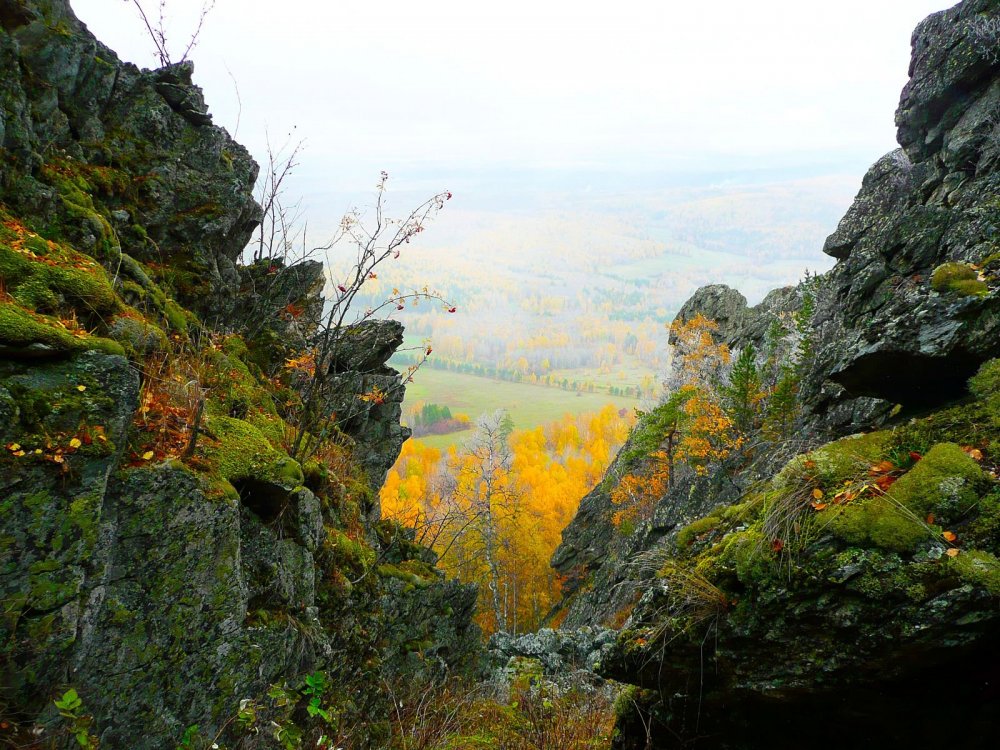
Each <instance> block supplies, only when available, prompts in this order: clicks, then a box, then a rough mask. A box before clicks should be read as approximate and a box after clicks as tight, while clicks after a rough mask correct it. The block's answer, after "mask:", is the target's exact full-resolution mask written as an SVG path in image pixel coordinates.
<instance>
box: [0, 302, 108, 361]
mask: <svg viewBox="0 0 1000 750" xmlns="http://www.w3.org/2000/svg"><path fill="white" fill-rule="evenodd" d="M0 344H4V345H6V346H9V347H12V348H15V349H23V348H26V347H28V346H30V345H32V344H44V345H45V346H49V347H51V348H53V349H55V350H57V351H86V350H89V349H96V350H98V351H102V352H105V353H107V354H125V350H124V349H123V348H122V346H121V344H119V343H118V342H116V341H112V340H110V339H106V338H101V337H100V336H90V335H89V334H85V333H82V334H81V335H79V336H76V335H73V334H71V333H70V332H69V331H68V330H66V328H65V327H64V326H63V325H62V324H61V323H60V322H59V321H58V320H57V319H56V318H54V317H51V316H48V315H39V314H38V313H34V312H31V311H30V310H26V309H25V308H23V307H21V306H19V305H16V304H14V303H12V302H0Z"/></svg>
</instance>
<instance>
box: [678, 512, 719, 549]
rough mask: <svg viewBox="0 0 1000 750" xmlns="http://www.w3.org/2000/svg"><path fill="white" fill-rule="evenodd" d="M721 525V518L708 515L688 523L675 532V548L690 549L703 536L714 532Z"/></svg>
mask: <svg viewBox="0 0 1000 750" xmlns="http://www.w3.org/2000/svg"><path fill="white" fill-rule="evenodd" d="M721 523H722V518H721V517H720V516H717V515H709V516H705V517H704V518H699V519H698V520H696V521H694V522H692V523H689V524H688V525H687V526H685V527H684V528H683V529H681V530H680V531H678V532H677V546H678V547H681V548H684V547H690V546H691V545H692V544H694V542H695V541H696V540H697V539H698V537H700V536H702V535H703V534H708V533H709V532H711V531H714V530H715V529H716V528H718V527H719V525H720V524H721Z"/></svg>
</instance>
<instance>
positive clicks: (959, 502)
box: [890, 443, 988, 521]
mask: <svg viewBox="0 0 1000 750" xmlns="http://www.w3.org/2000/svg"><path fill="white" fill-rule="evenodd" d="M987 482H988V478H987V477H986V475H985V474H984V473H983V471H982V469H980V468H979V465H978V464H977V463H976V462H975V461H974V460H972V458H970V457H969V456H968V454H966V453H965V451H963V450H962V449H961V448H960V447H959V446H957V445H955V444H954V443H939V444H937V445H935V446H934V447H933V448H931V449H930V450H929V451H928V452H927V454H926V455H925V456H924V457H923V459H922V460H920V461H919V462H917V464H916V465H914V467H913V468H912V469H910V471H908V472H907V473H906V474H904V475H903V476H902V477H901V478H900V479H899V481H897V482H896V483H895V484H894V485H892V488H891V490H890V495H891V496H892V498H893V499H894V500H895V501H896V502H898V503H899V504H900V505H902V506H904V507H905V508H907V509H909V510H910V511H912V512H913V513H914V514H915V515H916V516H917V517H918V518H924V517H926V516H927V514H929V513H933V514H934V515H935V516H937V517H938V518H940V519H942V520H944V521H955V520H958V519H959V518H960V517H961V516H962V515H964V514H965V513H967V512H968V511H969V510H971V509H972V508H974V507H975V505H976V502H977V501H978V499H979V495H980V492H981V490H983V489H984V488H985V486H986V484H987Z"/></svg>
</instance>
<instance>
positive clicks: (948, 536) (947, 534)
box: [941, 531, 958, 542]
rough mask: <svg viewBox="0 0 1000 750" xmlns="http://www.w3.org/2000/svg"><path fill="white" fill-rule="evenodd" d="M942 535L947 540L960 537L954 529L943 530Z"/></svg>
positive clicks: (950, 540) (951, 540) (952, 540)
mask: <svg viewBox="0 0 1000 750" xmlns="http://www.w3.org/2000/svg"><path fill="white" fill-rule="evenodd" d="M941 536H943V537H944V539H945V541H946V542H954V541H955V540H956V539H958V537H957V536H956V535H955V532H954V531H942V532H941Z"/></svg>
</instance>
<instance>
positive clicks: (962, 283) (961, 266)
mask: <svg viewBox="0 0 1000 750" xmlns="http://www.w3.org/2000/svg"><path fill="white" fill-rule="evenodd" d="M931 287H933V288H934V290H935V291H938V292H941V293H942V294H947V293H951V294H955V295H958V296H960V297H972V296H975V297H981V296H983V295H986V294H989V288H988V287H987V286H986V284H985V282H982V281H980V280H979V276H978V274H977V273H976V269H975V268H973V267H972V266H971V265H969V264H968V263H943V264H942V265H940V266H938V267H937V268H935V269H934V273H933V274H932V275H931Z"/></svg>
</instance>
